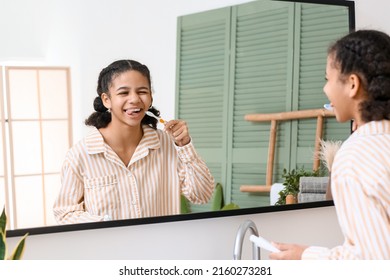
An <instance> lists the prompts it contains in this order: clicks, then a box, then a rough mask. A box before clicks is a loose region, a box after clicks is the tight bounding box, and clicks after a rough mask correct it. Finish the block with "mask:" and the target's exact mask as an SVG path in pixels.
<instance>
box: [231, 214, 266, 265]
mask: <svg viewBox="0 0 390 280" xmlns="http://www.w3.org/2000/svg"><path fill="white" fill-rule="evenodd" d="M248 229H249V230H250V232H251V233H252V234H253V235H256V236H259V233H258V231H257V227H256V225H255V223H254V222H253V221H251V220H246V221H245V222H243V223H242V224H241V226H240V228H239V229H238V232H237V235H236V241H235V242H234V252H233V259H234V260H241V254H242V243H243V241H244V237H245V233H246V232H247V231H248ZM252 256H253V259H254V260H260V248H259V247H257V246H256V244H254V243H253V244H252Z"/></svg>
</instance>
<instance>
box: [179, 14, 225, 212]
mask: <svg viewBox="0 0 390 280" xmlns="http://www.w3.org/2000/svg"><path fill="white" fill-rule="evenodd" d="M230 14H231V9H230V8H223V9H217V10H212V11H207V12H202V13H198V14H192V15H188V16H182V17H179V18H178V36H177V37H178V44H177V48H178V56H177V57H178V59H177V79H176V81H177V84H176V89H177V91H176V92H177V93H178V94H176V98H177V99H176V110H177V111H176V115H177V117H178V118H180V119H183V120H185V121H186V122H187V123H188V126H189V131H190V135H191V137H192V140H193V143H194V144H195V147H196V149H197V152H198V153H199V154H200V156H201V157H202V159H204V160H205V161H206V162H207V165H208V167H209V168H210V170H211V173H212V174H213V176H214V178H215V180H216V182H220V183H222V185H223V186H224V187H226V142H227V138H226V131H227V119H226V115H227V111H226V110H227V93H228V89H227V86H228V85H227V81H228V80H229V79H228V75H229V48H230V46H229V44H230ZM209 204H210V203H209ZM209 204H207V205H203V206H198V205H192V206H191V210H192V212H198V211H206V210H210V205H209Z"/></svg>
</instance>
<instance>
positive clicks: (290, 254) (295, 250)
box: [269, 242, 308, 260]
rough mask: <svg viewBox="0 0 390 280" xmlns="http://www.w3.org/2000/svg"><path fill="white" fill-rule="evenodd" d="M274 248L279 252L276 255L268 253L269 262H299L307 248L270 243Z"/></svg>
mask: <svg viewBox="0 0 390 280" xmlns="http://www.w3.org/2000/svg"><path fill="white" fill-rule="evenodd" d="M272 245H274V246H275V247H276V248H278V249H279V250H280V252H278V253H270V254H269V258H270V259H271V260H300V259H302V253H303V251H305V249H306V248H307V247H308V246H304V245H297V244H286V243H275V242H272Z"/></svg>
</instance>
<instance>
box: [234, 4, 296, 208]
mask: <svg viewBox="0 0 390 280" xmlns="http://www.w3.org/2000/svg"><path fill="white" fill-rule="evenodd" d="M293 10H294V4H293V3H283V2H273V1H256V2H251V3H248V4H243V5H238V6H235V7H233V18H235V19H236V20H235V21H234V22H233V24H232V29H233V34H234V35H233V36H234V38H233V40H234V44H232V46H233V49H232V54H234V57H232V61H233V62H232V69H233V70H232V74H231V77H232V79H231V80H232V83H233V84H232V85H231V87H230V88H231V92H230V94H229V96H230V97H231V98H230V100H229V104H230V106H231V107H230V110H229V111H231V112H232V113H231V114H230V115H231V116H232V119H231V121H230V124H231V127H232V132H231V133H230V134H231V135H230V134H229V136H230V139H229V145H228V146H229V147H231V149H230V150H229V153H228V154H229V166H228V168H229V169H228V174H231V177H230V179H231V181H230V184H228V186H230V188H231V197H230V199H231V201H232V202H234V203H236V204H238V205H239V206H240V207H242V208H246V207H256V206H265V205H269V195H268V194H267V193H265V194H254V193H244V192H241V191H240V186H241V185H265V182H266V178H265V177H266V176H265V174H266V166H267V155H268V145H269V135H270V122H265V123H253V122H249V121H246V120H245V119H244V116H245V115H246V114H251V113H273V112H283V111H286V109H287V108H289V106H291V104H290V102H289V100H288V96H290V88H291V86H292V84H291V83H292V80H291V78H290V73H291V71H292V63H291V62H292V55H293V52H292V49H293V36H292V34H293V30H292V28H293V26H294V25H293ZM286 97H287V98H286ZM288 133H289V131H288ZM288 141H289V138H288V139H287V142H286V125H285V124H281V125H280V126H279V128H278V133H277V154H276V157H275V167H274V176H275V177H277V176H279V175H278V174H279V173H280V171H281V170H282V169H283V162H286V161H288V153H286V149H289V146H290V145H289V143H288Z"/></svg>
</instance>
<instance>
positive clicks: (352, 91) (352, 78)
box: [348, 74, 361, 98]
mask: <svg viewBox="0 0 390 280" xmlns="http://www.w3.org/2000/svg"><path fill="white" fill-rule="evenodd" d="M348 86H349V97H351V98H356V97H357V95H358V93H359V90H360V86H361V81H360V78H359V76H358V75H356V74H351V75H349V78H348Z"/></svg>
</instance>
